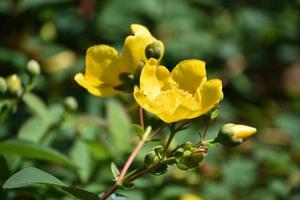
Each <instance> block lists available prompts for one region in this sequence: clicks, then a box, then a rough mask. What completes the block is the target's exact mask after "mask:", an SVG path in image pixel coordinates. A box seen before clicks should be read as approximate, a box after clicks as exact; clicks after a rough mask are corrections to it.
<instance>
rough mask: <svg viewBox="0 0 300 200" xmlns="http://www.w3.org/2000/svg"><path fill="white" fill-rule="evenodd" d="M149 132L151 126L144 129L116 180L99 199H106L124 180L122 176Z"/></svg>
mask: <svg viewBox="0 0 300 200" xmlns="http://www.w3.org/2000/svg"><path fill="white" fill-rule="evenodd" d="M150 132H151V127H148V128H147V129H146V131H145V132H144V135H143V138H142V140H141V141H139V143H138V144H137V145H136V146H135V148H134V149H133V151H132V152H131V154H130V156H129V157H128V159H127V161H126V163H125V164H124V166H123V168H122V170H121V172H120V175H119V177H118V180H117V182H116V183H115V184H114V185H113V186H111V187H110V188H109V189H108V190H107V191H106V192H105V193H104V195H103V196H102V197H101V198H100V200H106V199H107V198H108V197H109V196H110V195H111V194H112V193H114V191H116V189H117V186H118V185H120V184H122V182H123V181H124V177H125V175H126V173H127V171H128V169H129V167H130V165H131V163H132V161H133V160H134V158H135V157H136V155H137V154H138V152H139V150H140V149H141V148H142V146H143V144H144V143H145V142H146V140H147V139H148V136H149V134H150Z"/></svg>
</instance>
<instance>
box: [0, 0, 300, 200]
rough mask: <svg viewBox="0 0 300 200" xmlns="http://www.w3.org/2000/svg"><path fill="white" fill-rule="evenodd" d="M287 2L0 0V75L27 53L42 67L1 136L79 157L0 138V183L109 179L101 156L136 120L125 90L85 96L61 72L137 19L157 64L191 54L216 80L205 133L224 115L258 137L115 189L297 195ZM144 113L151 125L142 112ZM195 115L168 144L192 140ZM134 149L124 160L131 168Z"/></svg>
mask: <svg viewBox="0 0 300 200" xmlns="http://www.w3.org/2000/svg"><path fill="white" fill-rule="evenodd" d="M299 8H300V1H299V0H289V1H287V0H286V1H284V0H265V1H258V0H252V1H237V0H186V1H184V0H127V1H122V0H99V1H96V0H80V1H79V0H0V19H1V24H0V76H2V77H7V76H8V75H10V74H13V73H16V74H18V75H19V76H20V77H21V78H22V81H23V83H24V82H25V83H26V80H27V79H28V77H27V76H26V72H25V71H26V70H25V69H26V63H27V61H28V60H29V59H36V60H38V61H39V62H40V63H41V67H42V74H41V75H39V76H38V77H37V84H36V87H35V89H34V91H33V93H34V94H35V95H33V97H32V96H30V97H28V98H29V100H28V99H27V100H24V101H22V102H20V103H19V104H18V109H17V110H16V112H13V113H10V114H9V116H8V117H3V118H2V119H0V120H1V121H0V141H1V144H2V143H3V142H6V141H12V140H13V141H19V140H28V141H30V142H32V143H36V144H39V145H40V146H46V147H51V148H53V149H56V150H58V151H59V152H61V153H63V154H64V155H66V156H67V157H68V158H70V160H71V161H72V163H75V164H76V165H78V166H79V169H74V168H69V167H68V165H64V164H62V163H60V162H50V161H49V160H48V161H45V160H44V161H41V160H40V159H34V158H31V156H30V155H25V156H24V155H22V154H20V153H19V154H15V153H14V154H11V153H9V151H5V148H4V147H3V145H2V149H1V144H0V153H1V154H0V155H1V156H0V169H1V176H0V185H2V184H3V183H4V181H5V180H6V179H7V178H8V177H9V176H10V175H12V174H13V173H15V172H16V171H18V170H20V169H23V168H24V167H26V166H35V167H37V168H39V169H43V170H44V171H47V172H49V173H51V174H53V175H55V176H56V177H58V178H60V179H61V180H63V181H64V182H65V183H68V184H70V185H75V186H80V187H83V188H85V189H87V190H89V191H91V192H95V193H101V192H103V191H104V190H105V189H106V188H107V187H108V186H110V184H111V180H112V178H113V176H112V175H111V173H110V170H109V168H110V162H111V161H114V162H115V163H116V164H117V166H118V167H121V166H122V163H124V161H125V158H126V157H127V156H128V154H129V153H130V150H131V149H132V148H133V145H134V143H135V142H136V140H137V138H136V136H134V135H132V133H131V131H130V127H129V126H128V123H127V122H133V123H134V122H137V119H136V118H137V116H136V115H137V111H136V108H137V106H136V105H135V104H133V103H132V102H133V99H132V97H131V96H130V95H119V96H117V97H110V98H97V97H93V96H92V95H90V94H89V93H87V92H86V91H85V90H84V89H83V88H81V87H79V86H78V85H77V84H76V83H75V82H74V80H73V77H74V74H76V73H77V72H82V71H83V70H84V57H85V51H86V49H87V48H88V47H89V46H92V45H95V44H109V45H112V46H114V47H116V48H117V49H119V50H121V48H122V45H123V41H124V39H125V37H126V36H127V35H129V34H131V33H130V28H129V27H130V24H132V23H139V24H142V25H145V26H147V27H148V28H149V30H150V31H151V32H152V34H153V35H154V36H155V37H156V38H158V39H160V40H162V41H163V42H164V44H165V55H164V57H163V61H162V63H163V64H164V65H166V66H168V68H170V69H171V68H172V67H174V66H175V65H176V63H178V62H179V61H181V60H183V59H188V58H196V59H201V60H204V61H206V67H207V71H208V77H209V78H216V77H217V78H220V79H222V81H223V86H224V100H223V102H222V103H221V105H220V108H221V113H220V116H219V118H218V119H217V120H216V121H215V122H214V123H213V125H212V126H211V127H210V129H209V134H208V137H209V138H210V137H213V136H215V135H216V134H217V130H218V129H219V128H220V126H221V125H222V124H224V123H228V122H234V123H243V124H247V125H251V126H254V127H256V128H257V129H258V134H257V135H256V137H255V138H254V139H251V140H249V141H247V142H246V143H244V144H243V145H240V146H238V147H235V148H224V147H221V146H220V147H218V148H214V149H211V150H210V151H209V155H208V157H207V159H206V160H205V161H204V163H203V164H202V165H201V166H200V167H199V169H197V170H194V171H180V170H178V169H176V168H175V167H174V168H170V169H169V171H168V173H167V174H165V175H163V176H152V175H149V176H146V177H145V178H142V179H139V180H138V181H136V184H135V186H136V188H135V189H133V190H124V191H123V190H120V191H119V192H120V193H121V194H125V195H126V196H128V197H129V199H133V200H135V199H136V200H139V199H147V200H150V199H151V200H152V199H153V200H154V199H166V200H172V199H182V200H183V199H184V197H183V195H184V194H195V195H197V196H198V197H199V199H200V197H201V198H202V199H204V200H221V199H222V200H260V199H264V200H297V199H300V170H299V169H300V47H299V44H300V37H299V36H300V12H299ZM68 96H74V97H75V98H76V100H77V102H78V109H77V110H76V111H72V109H70V108H69V107H68V105H66V103H64V102H65V100H66V99H65V98H66V97H68ZM0 98H2V99H3V98H4V97H3V96H0ZM32 98H33V99H32ZM1 112H4V109H2V110H1ZM147 122H149V123H153V119H152V118H151V116H150V115H148V117H147ZM204 123H205V120H204V119H203V118H199V119H196V120H194V123H193V126H192V127H191V128H190V129H188V130H186V131H184V132H183V133H180V134H178V137H177V138H176V139H177V141H178V143H180V142H182V141H186V140H192V141H195V140H194V139H195V138H197V131H199V130H203V126H202V125H203V124H204ZM128 138H132V139H131V140H128ZM148 146H149V147H148ZM148 146H147V145H146V147H145V148H144V149H143V152H144V153H146V152H147V150H148V149H149V148H151V144H149V145H148ZM152 146H153V145H152ZM3 149H4V150H3ZM143 155H144V154H143V153H140V154H139V157H138V158H137V160H136V161H135V162H134V166H136V167H138V166H141V165H142V162H143ZM69 198H70V197H67V196H66V195H65V194H64V193H62V192H60V191H58V190H55V189H53V188H51V187H30V188H25V189H18V190H2V189H0V199H1V200H2V199H4V200H12V199H20V200H27V199H28V200H31V199H34V200H35V199H47V200H48V199H69ZM184 200H197V198H196V197H195V198H194V199H192V198H190V199H188V198H185V199H184Z"/></svg>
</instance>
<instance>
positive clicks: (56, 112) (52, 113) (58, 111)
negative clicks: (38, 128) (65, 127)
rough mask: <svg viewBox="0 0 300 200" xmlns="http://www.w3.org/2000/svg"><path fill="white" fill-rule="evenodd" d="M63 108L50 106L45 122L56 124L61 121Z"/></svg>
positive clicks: (57, 105)
mask: <svg viewBox="0 0 300 200" xmlns="http://www.w3.org/2000/svg"><path fill="white" fill-rule="evenodd" d="M63 114H64V108H63V106H62V105H61V104H55V105H51V106H50V107H49V109H48V114H47V120H48V121H49V123H50V124H57V123H60V122H61V121H62V118H63Z"/></svg>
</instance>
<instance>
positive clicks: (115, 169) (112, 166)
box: [110, 162, 120, 180]
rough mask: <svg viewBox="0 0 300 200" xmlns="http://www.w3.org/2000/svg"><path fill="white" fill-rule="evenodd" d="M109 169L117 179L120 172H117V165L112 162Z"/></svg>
mask: <svg viewBox="0 0 300 200" xmlns="http://www.w3.org/2000/svg"><path fill="white" fill-rule="evenodd" d="M110 170H111V173H112V174H113V176H114V177H115V180H117V178H118V176H119V174H120V172H119V170H118V167H117V166H116V164H115V163H113V162H112V163H111V164H110Z"/></svg>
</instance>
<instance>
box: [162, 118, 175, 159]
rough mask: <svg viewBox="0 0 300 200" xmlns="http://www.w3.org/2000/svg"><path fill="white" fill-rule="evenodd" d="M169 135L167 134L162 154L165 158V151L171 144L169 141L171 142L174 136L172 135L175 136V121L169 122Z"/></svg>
mask: <svg viewBox="0 0 300 200" xmlns="http://www.w3.org/2000/svg"><path fill="white" fill-rule="evenodd" d="M170 132H171V133H170V136H169V138H168V141H167V143H166V145H165V148H164V149H165V152H164V156H163V158H165V157H166V156H167V151H168V148H169V146H170V144H171V142H172V140H173V138H174V136H175V134H176V131H175V123H172V124H171V126H170Z"/></svg>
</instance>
